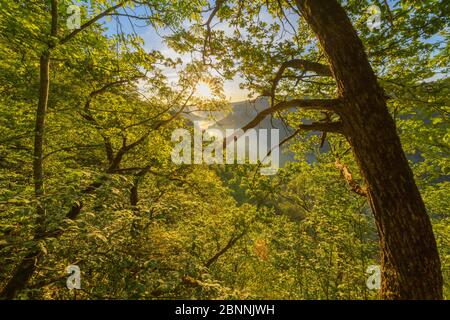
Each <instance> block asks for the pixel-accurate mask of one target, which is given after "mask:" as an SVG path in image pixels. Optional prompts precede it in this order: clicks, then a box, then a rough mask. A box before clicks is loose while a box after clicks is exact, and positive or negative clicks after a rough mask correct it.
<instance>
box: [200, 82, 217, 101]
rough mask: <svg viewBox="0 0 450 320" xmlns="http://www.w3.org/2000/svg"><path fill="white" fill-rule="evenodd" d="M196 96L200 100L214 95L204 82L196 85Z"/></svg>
mask: <svg viewBox="0 0 450 320" xmlns="http://www.w3.org/2000/svg"><path fill="white" fill-rule="evenodd" d="M196 94H197V96H199V97H202V98H212V97H213V96H214V93H213V92H212V90H211V88H210V87H209V85H208V84H207V83H206V82H200V83H199V84H197V88H196Z"/></svg>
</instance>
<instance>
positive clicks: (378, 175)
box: [297, 0, 442, 299]
mask: <svg viewBox="0 0 450 320" xmlns="http://www.w3.org/2000/svg"><path fill="white" fill-rule="evenodd" d="M297 7H298V8H299V10H300V12H301V14H302V15H303V17H304V18H305V20H306V21H307V23H308V24H309V25H310V27H311V28H312V30H313V31H314V33H315V34H316V36H317V38H318V40H319V42H320V45H321V47H322V49H323V51H324V53H325V55H326V57H327V60H328V61H329V64H330V66H331V70H332V73H333V77H334V78H335V80H336V82H337V86H338V95H339V98H340V99H342V101H343V105H342V107H341V108H340V109H339V110H338V111H337V113H338V114H339V115H340V116H341V118H342V124H343V131H344V134H345V135H346V137H347V139H348V141H349V143H350V145H351V146H352V149H353V153H354V155H355V159H356V161H357V163H358V165H359V168H360V170H361V173H362V175H363V177H364V178H365V180H366V183H367V195H368V200H369V204H370V206H371V208H372V211H373V214H374V217H375V221H376V225H377V229H378V234H379V238H380V247H381V257H382V259H381V264H382V288H381V298H384V299H442V274H441V264H440V260H439V254H438V251H437V246H436V241H435V238H434V235H433V231H432V227H431V222H430V219H429V217H428V214H427V212H426V210H425V205H424V203H423V201H422V198H421V196H420V193H419V190H418V188H417V186H416V184H415V181H414V177H413V173H412V171H411V169H410V167H409V164H408V161H407V159H406V157H405V154H404V152H403V149H402V146H401V144H400V139H399V137H398V135H397V132H396V128H395V123H394V121H393V119H392V117H391V116H390V114H389V112H388V109H387V106H386V98H385V95H384V92H383V89H382V88H381V87H380V86H379V85H378V83H377V79H376V76H375V74H374V72H373V70H372V68H371V66H370V64H369V61H368V58H367V56H366V53H365V51H364V47H363V44H362V42H361V40H360V39H359V38H358V36H357V34H356V31H355V29H354V28H353V26H352V24H351V22H350V20H349V18H348V17H347V15H346V13H345V11H344V9H343V8H342V7H341V6H340V5H339V3H338V2H337V1H335V0H297Z"/></svg>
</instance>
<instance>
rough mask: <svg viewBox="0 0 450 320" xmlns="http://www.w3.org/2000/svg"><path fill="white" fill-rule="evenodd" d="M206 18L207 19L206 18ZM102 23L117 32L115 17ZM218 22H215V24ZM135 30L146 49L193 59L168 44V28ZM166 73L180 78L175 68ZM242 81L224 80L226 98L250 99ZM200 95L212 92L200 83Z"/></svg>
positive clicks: (173, 78)
mask: <svg viewBox="0 0 450 320" xmlns="http://www.w3.org/2000/svg"><path fill="white" fill-rule="evenodd" d="M136 13H139V10H136ZM119 19H120V22H121V24H122V30H123V31H124V32H126V33H131V32H132V31H133V29H132V28H131V25H130V23H129V21H128V19H127V18H124V17H120V18H119ZM205 20H206V19H205ZM101 23H103V24H104V26H105V27H107V28H108V31H107V32H106V34H109V35H112V34H115V33H116V32H117V22H116V21H115V20H114V19H112V20H111V19H103V20H101ZM215 23H216V22H214V24H215ZM137 24H138V25H143V23H142V22H139V21H138V22H137ZM217 28H221V29H222V30H224V31H229V30H227V27H226V26H224V25H215V29H217ZM134 30H135V31H136V33H137V34H138V35H139V36H140V37H141V38H142V39H143V40H144V49H145V50H148V51H151V50H158V51H160V52H161V53H162V54H163V55H164V56H166V57H168V58H172V59H176V58H180V59H181V60H182V61H183V64H184V63H188V62H189V61H190V60H191V57H190V55H189V54H185V55H180V54H179V53H177V52H176V51H175V50H173V49H171V48H169V47H168V46H167V44H166V43H165V42H164V39H163V37H164V36H165V35H168V34H170V32H169V31H168V30H164V29H160V30H158V31H156V30H155V29H154V28H153V27H151V26H146V27H136V26H135V27H134ZM163 72H164V74H165V75H166V76H167V78H168V80H169V81H170V82H176V81H177V79H178V76H177V71H176V70H175V69H171V68H166V69H164V70H163ZM241 82H242V80H241V79H240V78H239V77H236V78H235V79H233V80H227V81H225V82H224V94H225V96H226V99H227V100H228V101H229V102H240V101H245V100H248V94H249V92H248V91H247V90H242V89H240V88H239V84H240V83H241ZM198 91H199V92H198V95H199V96H202V95H203V96H208V95H210V94H211V93H210V92H208V88H207V87H206V85H205V84H200V86H199V88H198Z"/></svg>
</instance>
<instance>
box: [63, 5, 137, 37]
mask: <svg viewBox="0 0 450 320" xmlns="http://www.w3.org/2000/svg"><path fill="white" fill-rule="evenodd" d="M127 2H128V0H125V1H121V2H119V3H118V4H116V5H115V6H112V7H111V8H108V9H106V10H105V11H103V12H102V13H100V14H98V15H96V16H95V17H94V18H92V19H91V20H89V21H88V22H86V23H84V24H83V25H81V27H80V29H75V30H74V31H72V32H71V33H69V34H68V35H67V36H66V37H64V38H63V39H61V41H60V42H59V43H60V44H64V43H66V42H68V41H70V40H71V39H72V38H74V37H75V36H76V35H77V34H78V33H80V32H81V31H83V30H84V29H86V28H88V27H90V26H91V25H92V24H94V23H95V22H97V21H98V20H100V19H101V18H103V17H105V16H107V15H108V14H110V13H111V12H113V11H115V10H116V9H119V8H120V7H122V6H124V5H125V4H126V3H127Z"/></svg>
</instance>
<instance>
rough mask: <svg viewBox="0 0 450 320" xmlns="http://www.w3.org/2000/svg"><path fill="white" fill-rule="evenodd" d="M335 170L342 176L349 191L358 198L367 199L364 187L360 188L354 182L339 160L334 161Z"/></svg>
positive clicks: (345, 166)
mask: <svg viewBox="0 0 450 320" xmlns="http://www.w3.org/2000/svg"><path fill="white" fill-rule="evenodd" d="M335 165H336V168H338V169H339V170H340V171H341V174H342V176H343V177H344V179H345V180H346V181H347V183H348V185H349V186H350V188H351V190H352V191H353V192H355V193H356V194H359V195H360V196H363V197H367V190H366V188H364V187H361V186H360V185H359V184H358V182H356V181H355V180H354V179H353V176H352V174H351V173H350V171H349V170H348V167H347V165H345V164H342V163H341V162H340V161H339V159H336V163H335Z"/></svg>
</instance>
